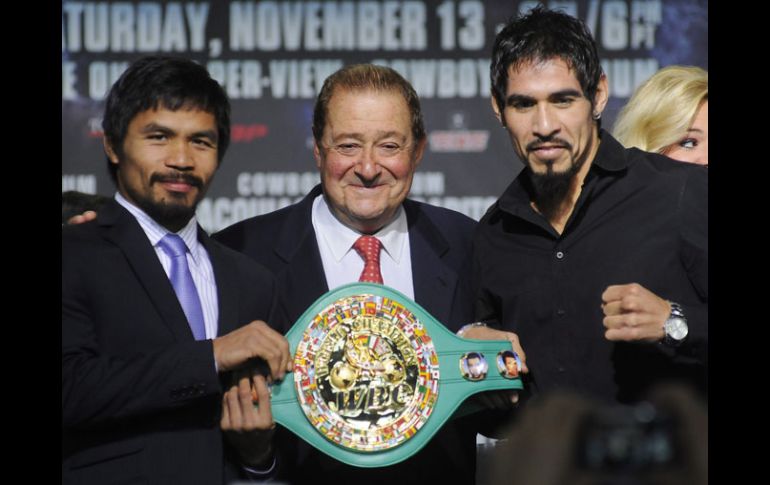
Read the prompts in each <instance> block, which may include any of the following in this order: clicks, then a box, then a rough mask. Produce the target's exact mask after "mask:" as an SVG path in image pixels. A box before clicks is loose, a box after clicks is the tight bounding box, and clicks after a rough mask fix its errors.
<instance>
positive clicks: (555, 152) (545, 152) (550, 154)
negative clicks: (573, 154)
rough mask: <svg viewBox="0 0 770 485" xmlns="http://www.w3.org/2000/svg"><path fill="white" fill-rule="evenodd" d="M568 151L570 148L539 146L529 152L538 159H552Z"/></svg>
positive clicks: (563, 146)
mask: <svg viewBox="0 0 770 485" xmlns="http://www.w3.org/2000/svg"><path fill="white" fill-rule="evenodd" d="M567 149H568V147H567V146H565V145H538V146H536V147H532V148H530V149H529V150H528V151H529V152H530V153H532V154H534V155H535V156H536V157H538V158H541V159H552V158H555V157H557V156H559V155H561V153H562V152H564V151H565V150H567Z"/></svg>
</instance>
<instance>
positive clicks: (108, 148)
mask: <svg viewBox="0 0 770 485" xmlns="http://www.w3.org/2000/svg"><path fill="white" fill-rule="evenodd" d="M102 145H104V152H105V153H106V154H107V158H109V159H110V162H112V163H114V164H115V165H117V164H118V154H117V153H115V150H114V149H113V148H112V143H110V141H109V140H107V137H106V136H102Z"/></svg>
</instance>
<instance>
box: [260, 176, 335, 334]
mask: <svg viewBox="0 0 770 485" xmlns="http://www.w3.org/2000/svg"><path fill="white" fill-rule="evenodd" d="M320 193H321V186H320V185H317V186H316V187H315V188H314V189H313V190H312V191H311V192H310V193H309V194H308V195H307V196H306V197H305V198H304V199H303V200H302V201H300V203H299V204H297V207H296V208H295V209H294V210H293V211H292V212H291V213H290V214H289V215H288V217H287V218H286V222H285V223H284V225H283V227H282V228H281V230H280V232H279V234H278V237H277V238H276V243H275V246H274V247H273V250H274V251H275V253H276V255H277V256H278V257H279V258H281V259H282V260H283V261H285V262H286V268H285V270H284V271H282V272H281V274H280V275H278V279H279V282H278V286H279V288H280V292H281V294H280V295H279V299H280V300H279V301H280V304H281V305H282V306H283V309H282V310H283V312H284V315H285V317H286V318H288V319H289V321H288V322H282V324H281V326H283V327H285V328H284V330H289V329H290V328H291V326H292V325H294V322H295V321H296V319H297V318H299V316H300V315H302V314H303V313H304V312H305V310H307V308H308V307H309V306H310V305H311V304H312V303H313V302H314V301H316V300H317V299H318V297H319V296H321V295H323V294H324V293H326V292H327V291H329V287H328V285H327V284H326V276H325V274H324V269H323V263H322V262H321V253H320V252H319V250H318V243H317V241H316V235H315V231H314V230H313V223H312V219H311V212H312V208H313V200H314V199H315V198H316V196H318V195H319V194H320Z"/></svg>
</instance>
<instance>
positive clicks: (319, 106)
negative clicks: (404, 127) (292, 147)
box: [313, 64, 425, 143]
mask: <svg viewBox="0 0 770 485" xmlns="http://www.w3.org/2000/svg"><path fill="white" fill-rule="evenodd" d="M337 88H340V89H347V90H351V91H369V90H371V91H375V92H396V93H399V94H401V96H403V97H404V101H406V105H407V106H408V107H409V114H410V116H411V124H412V136H414V140H415V142H419V141H422V140H423V139H424V138H425V124H424V123H423V120H422V110H421V109H420V99H419V98H418V97H417V93H416V92H415V90H414V88H413V87H412V85H411V84H409V81H407V80H406V79H404V78H403V76H401V74H399V73H398V72H397V71H395V70H394V69H391V68H389V67H385V66H377V65H374V64H351V65H349V66H345V67H343V68H342V69H340V70H338V71H337V72H335V73H334V74H332V75H331V76H329V77H327V78H326V80H325V81H324V84H323V87H322V88H321V92H320V93H318V97H317V98H316V101H315V107H314V108H313V137H314V138H315V140H316V142H318V143H320V142H321V138H322V137H323V134H324V126H326V117H327V115H328V109H329V101H330V100H331V98H332V95H333V94H334V91H335V90H336V89H337Z"/></svg>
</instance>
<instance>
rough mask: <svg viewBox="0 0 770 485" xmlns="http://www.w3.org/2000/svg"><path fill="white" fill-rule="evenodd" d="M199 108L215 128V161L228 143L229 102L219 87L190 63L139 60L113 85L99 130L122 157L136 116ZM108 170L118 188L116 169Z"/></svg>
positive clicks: (153, 58)
mask: <svg viewBox="0 0 770 485" xmlns="http://www.w3.org/2000/svg"><path fill="white" fill-rule="evenodd" d="M157 108H165V109H168V110H171V111H176V110H178V109H190V108H192V109H198V110H201V111H205V112H207V113H211V114H212V115H214V119H215V120H216V123H217V136H218V141H217V158H218V160H219V162H221V161H222V158H223V157H224V156H225V152H226V151H227V147H228V145H229V144H230V101H229V100H228V99H227V94H226V93H225V91H224V89H222V86H220V85H219V83H217V82H216V81H215V80H214V79H212V78H211V76H210V75H209V72H208V71H207V70H206V68H205V67H203V66H201V65H199V64H196V63H195V62H193V61H191V60H189V59H182V58H178V57H165V56H148V57H142V58H140V59H138V60H136V61H135V62H134V63H132V64H131V65H130V66H129V67H128V69H126V71H125V72H124V73H123V74H122V75H121V76H120V78H119V79H118V80H117V81H116V82H115V84H113V85H112V88H111V89H110V92H109V94H108V95H107V102H106V105H105V107H104V118H103V119H102V129H103V130H104V136H105V137H106V139H107V141H109V143H110V145H111V146H112V148H113V150H115V152H116V153H117V154H118V156H119V157H122V156H123V141H124V140H125V138H126V132H127V131H128V125H129V124H130V123H131V120H133V119H134V117H136V115H138V114H139V113H142V112H144V111H147V110H150V109H157ZM107 167H108V169H109V172H110V177H111V178H112V181H113V182H116V183H117V170H118V166H117V165H115V164H113V163H110V160H109V157H108V158H107Z"/></svg>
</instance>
